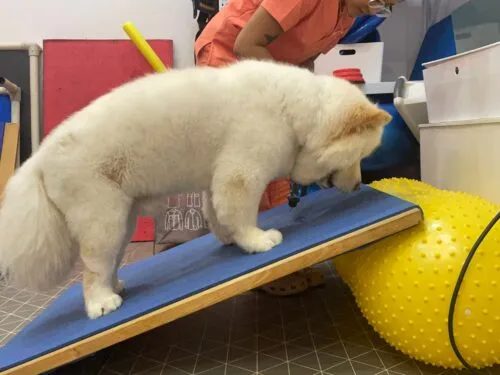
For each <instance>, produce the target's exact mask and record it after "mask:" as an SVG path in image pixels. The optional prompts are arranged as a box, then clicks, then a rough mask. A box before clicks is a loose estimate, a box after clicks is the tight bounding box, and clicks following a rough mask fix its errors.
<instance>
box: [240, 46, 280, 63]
mask: <svg viewBox="0 0 500 375" xmlns="http://www.w3.org/2000/svg"><path fill="white" fill-rule="evenodd" d="M235 52H236V54H237V55H238V57H239V58H240V59H256V60H274V59H273V56H272V55H271V53H270V52H269V51H268V50H267V48H266V47H261V46H249V47H246V48H244V49H240V50H237V51H235Z"/></svg>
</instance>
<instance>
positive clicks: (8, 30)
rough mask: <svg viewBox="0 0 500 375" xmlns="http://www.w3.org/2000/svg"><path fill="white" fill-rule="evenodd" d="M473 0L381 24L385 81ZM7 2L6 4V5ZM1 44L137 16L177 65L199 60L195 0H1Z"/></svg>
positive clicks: (408, 8) (433, 6) (106, 27)
mask: <svg viewBox="0 0 500 375" xmlns="http://www.w3.org/2000/svg"><path fill="white" fill-rule="evenodd" d="M467 1H470V0H406V1H404V2H403V3H401V4H400V5H398V6H397V7H395V8H394V10H395V12H394V15H393V17H391V18H390V19H388V20H387V21H386V22H385V23H384V24H383V25H382V26H381V28H380V30H381V34H382V39H383V41H384V42H385V53H384V60H385V61H384V73H383V80H385V81H389V80H394V79H395V78H397V76H399V75H408V74H409V73H410V72H411V70H412V69H413V64H414V63H415V59H416V56H417V53H418V49H419V48H420V44H421V43H422V40H423V37H424V35H425V32H426V31H427V29H428V27H430V26H431V25H432V24H433V23H435V22H437V21H439V20H440V19H442V18H444V17H446V16H447V15H449V14H450V13H451V12H452V11H453V10H454V9H456V8H458V7H459V6H460V5H462V4H464V3H466V2H467ZM4 4H6V5H4ZM0 8H1V9H2V22H1V23H0V43H9V42H37V43H40V44H41V42H42V40H43V39H51V38H52V39H55V38H70V39H76V38H87V39H100V38H102V39H110V38H116V39H127V36H126V35H125V33H124V32H123V30H122V25H123V23H125V22H126V21H128V20H131V21H132V22H133V23H134V24H135V25H136V27H137V28H138V29H139V30H140V31H141V33H142V34H143V35H144V36H145V37H146V38H169V39H172V40H173V41H174V58H175V66H176V67H185V66H190V65H192V64H193V63H194V61H193V58H194V57H193V56H194V55H193V44H194V36H195V34H196V30H197V24H196V21H195V20H194V19H193V17H192V2H191V0H0Z"/></svg>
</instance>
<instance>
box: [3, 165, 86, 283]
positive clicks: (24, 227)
mask: <svg viewBox="0 0 500 375" xmlns="http://www.w3.org/2000/svg"><path fill="white" fill-rule="evenodd" d="M77 255H78V249H77V247H76V246H75V242H74V241H73V239H72V237H71V234H70V231H69V230H68V227H67V225H66V220H65V217H64V216H63V214H62V213H61V212H60V211H59V210H58V209H57V207H56V206H55V205H54V203H53V202H52V201H51V200H50V199H49V197H48V196H47V193H46V190H45V187H44V183H43V178H42V174H41V172H40V171H39V170H38V168H37V167H36V163H35V162H34V160H33V159H31V160H28V161H26V162H25V163H24V165H23V166H21V168H20V169H19V170H18V171H17V173H15V174H14V176H12V177H11V178H10V180H9V182H8V183H7V186H6V188H5V190H4V194H3V197H2V202H1V206H0V275H1V276H3V277H4V278H6V279H7V282H8V283H12V284H13V285H15V286H18V287H22V288H28V289H31V290H47V289H50V288H52V287H54V286H56V285H57V284H58V283H60V282H62V281H64V279H65V277H66V276H67V275H68V273H69V271H71V268H72V266H73V264H74V262H75V260H76V257H77Z"/></svg>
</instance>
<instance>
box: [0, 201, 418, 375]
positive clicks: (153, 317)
mask: <svg viewBox="0 0 500 375" xmlns="http://www.w3.org/2000/svg"><path fill="white" fill-rule="evenodd" d="M422 220H423V214H422V211H421V210H420V209H419V208H413V209H410V210H408V211H405V212H403V213H401V214H398V215H396V216H393V217H390V218H387V219H385V220H382V221H380V222H378V223H375V224H372V225H370V226H368V227H365V228H362V229H359V230H357V231H354V232H351V233H348V234H346V235H344V236H342V237H339V238H336V239H334V240H331V241H329V242H325V243H324V244H321V245H319V246H316V247H313V248H311V249H309V250H306V251H303V252H301V253H299V254H296V255H293V256H291V257H289V258H286V259H283V260H281V261H278V262H276V263H273V264H270V265H268V266H266V267H263V268H259V269H257V270H255V271H252V272H250V273H248V274H244V275H242V276H240V277H238V278H235V279H232V280H229V281H227V282H225V283H223V284H219V285H217V286H214V287H213V288H210V289H207V290H205V291H203V292H201V293H198V294H195V295H193V296H191V297H188V298H185V299H183V300H181V301H178V302H176V303H173V304H171V305H168V306H165V307H162V308H160V309H158V310H155V311H152V312H150V313H149V314H146V315H142V316H140V317H138V318H136V319H133V320H131V321H128V322H125V323H123V324H121V325H119V326H116V327H114V328H111V329H109V330H106V331H103V332H101V333H98V334H96V335H93V336H91V337H88V338H86V339H83V340H80V341H78V342H75V343H73V344H70V345H68V346H65V347H63V348H61V349H58V350H55V351H53V352H51V353H48V354H46V355H44V356H41V357H39V358H35V359H32V360H31V361H28V362H25V363H23V364H20V365H18V366H16V367H13V368H10V369H8V370H5V371H4V372H2V374H4V375H32V374H40V373H43V372H46V371H49V370H53V369H55V368H57V367H60V366H62V365H65V364H68V363H71V362H74V361H76V360H78V359H81V358H83V357H86V356H88V355H90V354H92V353H95V352H97V351H99V350H102V349H105V348H107V347H109V346H111V345H114V344H117V343H119V342H122V341H125V340H127V339H129V338H132V337H134V336H137V335H140V334H142V333H144V332H147V331H150V330H152V329H154V328H157V327H160V326H162V325H164V324H167V323H169V322H172V321H174V320H176V319H179V318H182V317H184V316H186V315H189V314H192V313H194V312H196V311H199V310H201V309H204V308H206V307H209V306H212V305H214V304H217V303H219V302H222V301H224V300H227V299H229V298H232V297H234V296H236V295H239V294H241V293H244V292H246V291H249V290H252V289H255V288H257V287H259V286H261V285H264V284H267V283H269V282H271V281H273V280H276V279H279V278H281V277H284V276H286V275H289V274H291V273H293V272H296V271H299V270H301V269H303V268H306V267H310V266H313V265H315V264H317V263H320V262H323V261H326V260H328V259H331V258H334V257H336V256H338V255H341V254H343V253H345V252H347V251H351V250H353V249H357V248H360V247H361V246H363V245H366V244H368V243H371V242H375V241H377V240H380V239H382V238H385V237H387V236H390V235H392V234H396V233H398V232H401V231H403V230H405V229H408V228H411V227H413V226H415V225H417V224H419V223H420V222H421V221H422Z"/></svg>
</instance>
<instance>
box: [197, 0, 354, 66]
mask: <svg viewBox="0 0 500 375" xmlns="http://www.w3.org/2000/svg"><path fill="white" fill-rule="evenodd" d="M259 6H262V7H264V8H265V9H266V10H267V11H268V12H269V13H270V14H271V15H272V16H273V17H274V18H275V19H276V21H277V22H278V23H279V24H280V25H281V27H282V29H283V30H284V33H283V34H282V35H281V36H280V37H279V38H278V39H276V40H275V41H274V42H273V43H271V44H270V45H269V46H268V50H269V52H270V53H271V55H272V56H273V58H274V59H275V60H277V61H282V62H286V63H289V64H296V65H298V64H300V63H303V62H304V61H306V60H308V59H310V58H312V57H315V56H316V55H318V54H320V53H326V52H328V51H329V50H330V49H332V48H333V47H334V46H335V45H336V44H337V43H338V42H339V40H340V39H341V38H342V37H343V36H344V35H345V34H346V33H347V32H348V31H349V28H350V27H351V26H352V24H353V22H354V18H352V17H350V16H349V15H348V14H347V11H346V9H345V8H344V7H343V6H342V5H341V1H340V0H229V2H228V4H227V5H226V6H225V7H223V8H222V9H221V10H220V12H219V13H218V14H216V15H215V17H214V18H213V19H212V20H211V21H210V22H209V23H208V25H207V26H206V27H205V29H204V30H203V32H202V34H201V35H200V36H199V38H198V40H197V41H196V43H195V54H196V56H197V60H200V59H203V60H204V61H197V63H198V64H200V65H211V66H221V65H224V64H225V63H231V62H234V61H236V60H237V57H236V56H235V54H234V52H233V47H234V42H235V40H236V38H237V36H238V34H239V32H240V30H241V29H242V28H243V26H244V25H245V24H246V22H247V21H248V20H249V19H250V17H251V16H252V15H253V14H254V12H255V11H256V10H257V8H258V7H259ZM208 45H210V48H209V49H205V51H204V47H206V46H208ZM204 52H207V53H208V54H209V56H206V54H205V56H202V55H203V53H204ZM207 60H208V61H207Z"/></svg>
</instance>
